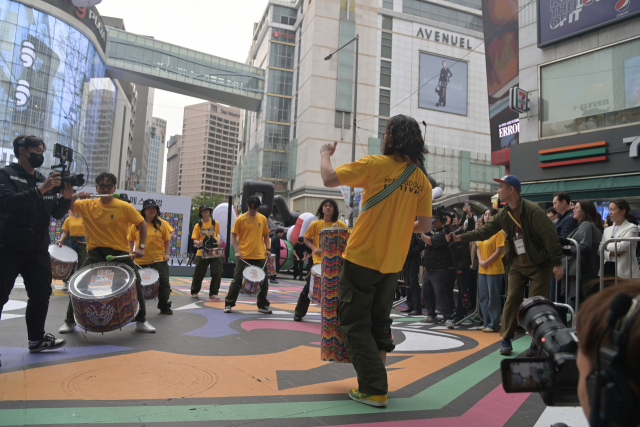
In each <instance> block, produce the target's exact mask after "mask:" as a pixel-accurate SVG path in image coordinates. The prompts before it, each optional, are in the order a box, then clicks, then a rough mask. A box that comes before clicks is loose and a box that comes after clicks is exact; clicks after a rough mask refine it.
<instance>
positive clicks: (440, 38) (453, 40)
mask: <svg viewBox="0 0 640 427" xmlns="http://www.w3.org/2000/svg"><path fill="white" fill-rule="evenodd" d="M416 37H422V38H423V39H427V40H433V41H436V42H440V43H448V44H451V45H454V46H458V47H461V48H464V49H471V40H470V39H469V37H462V36H459V35H453V34H449V33H445V32H444V31H438V30H434V29H431V30H430V29H429V28H422V27H420V28H418V33H417V34H416Z"/></svg>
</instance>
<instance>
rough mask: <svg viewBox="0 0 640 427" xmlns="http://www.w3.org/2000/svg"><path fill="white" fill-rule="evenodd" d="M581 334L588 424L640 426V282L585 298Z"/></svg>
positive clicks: (580, 386)
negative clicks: (639, 355)
mask: <svg viewBox="0 0 640 427" xmlns="http://www.w3.org/2000/svg"><path fill="white" fill-rule="evenodd" d="M632 299H635V304H633V301H632ZM577 334H578V342H579V344H578V347H579V350H578V356H577V360H576V365H577V367H578V372H579V379H578V398H579V400H580V404H581V405H582V409H583V410H584V413H585V415H586V416H587V418H588V419H589V423H590V425H591V426H592V427H606V426H610V427H615V426H640V413H639V412H638V406H640V358H638V349H639V348H640V281H638V280H627V281H623V282H622V283H620V280H619V284H618V286H609V287H607V288H605V289H604V290H603V291H601V292H599V293H597V294H594V295H593V296H591V297H589V298H587V300H586V301H585V302H584V305H581V306H580V312H579V313H578V318H577Z"/></svg>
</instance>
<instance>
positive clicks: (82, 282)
mask: <svg viewBox="0 0 640 427" xmlns="http://www.w3.org/2000/svg"><path fill="white" fill-rule="evenodd" d="M135 281H136V276H135V273H134V272H133V269H131V267H129V266H128V265H125V264H121V263H113V262H101V263H98V264H93V265H90V266H88V267H85V268H83V269H82V270H80V271H78V272H77V273H76V274H74V275H73V276H71V279H69V293H70V294H71V295H73V296H74V297H77V298H79V299H81V300H97V299H105V298H111V297H113V296H117V295H120V294H121V293H124V292H126V291H127V289H129V287H130V286H131V285H132V284H133V283H135Z"/></svg>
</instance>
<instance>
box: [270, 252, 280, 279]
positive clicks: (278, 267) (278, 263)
mask: <svg viewBox="0 0 640 427" xmlns="http://www.w3.org/2000/svg"><path fill="white" fill-rule="evenodd" d="M274 254H275V255H276V257H275V258H276V273H279V272H280V251H276V252H274ZM269 279H271V280H276V274H274V275H272V276H270V277H269Z"/></svg>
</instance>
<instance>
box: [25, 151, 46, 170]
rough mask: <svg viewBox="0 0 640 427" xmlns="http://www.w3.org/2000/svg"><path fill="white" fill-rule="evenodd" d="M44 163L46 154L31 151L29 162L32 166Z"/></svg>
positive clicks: (35, 166) (36, 166) (37, 166)
mask: <svg viewBox="0 0 640 427" xmlns="http://www.w3.org/2000/svg"><path fill="white" fill-rule="evenodd" d="M43 163H44V154H38V153H31V154H30V156H29V164H30V165H31V167H32V168H39V167H40V166H42V164H43Z"/></svg>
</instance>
